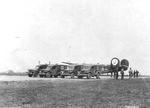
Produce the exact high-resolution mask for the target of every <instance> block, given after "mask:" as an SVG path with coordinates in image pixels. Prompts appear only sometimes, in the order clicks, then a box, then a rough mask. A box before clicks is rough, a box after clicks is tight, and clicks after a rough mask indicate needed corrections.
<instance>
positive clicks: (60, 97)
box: [0, 76, 150, 108]
mask: <svg viewBox="0 0 150 108" xmlns="http://www.w3.org/2000/svg"><path fill="white" fill-rule="evenodd" d="M11 78H12V79H11ZM17 78H19V76H17ZM17 78H16V80H14V79H13V77H8V79H7V76H0V80H1V81H0V108H2V107H4V108H8V107H13V108H14V107H16V108H22V107H23V108H150V78H138V79H125V80H113V79H109V78H101V79H89V80H88V79H68V78H66V79H61V78H58V79H56V78H51V79H47V78H46V79H42V78H28V77H27V76H20V79H17Z"/></svg>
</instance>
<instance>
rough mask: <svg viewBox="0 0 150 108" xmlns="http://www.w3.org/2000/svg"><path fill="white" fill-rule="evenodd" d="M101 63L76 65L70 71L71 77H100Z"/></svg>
mask: <svg viewBox="0 0 150 108" xmlns="http://www.w3.org/2000/svg"><path fill="white" fill-rule="evenodd" d="M102 69H103V65H76V66H75V67H74V70H73V71H72V74H71V78H74V77H75V76H77V77H78V78H83V77H86V78H87V79H89V78H91V77H96V78H97V79H99V78H100V74H101V71H102Z"/></svg>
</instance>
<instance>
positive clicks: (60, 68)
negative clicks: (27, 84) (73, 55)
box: [39, 64, 73, 78]
mask: <svg viewBox="0 0 150 108" xmlns="http://www.w3.org/2000/svg"><path fill="white" fill-rule="evenodd" d="M72 70H73V66H70V65H63V64H55V65H51V66H48V67H47V68H46V69H42V70H41V71H40V73H39V76H40V77H49V78H50V77H55V78H57V77H61V78H64V77H65V76H71V72H72Z"/></svg>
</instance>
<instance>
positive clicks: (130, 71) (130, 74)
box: [129, 68, 132, 79]
mask: <svg viewBox="0 0 150 108" xmlns="http://www.w3.org/2000/svg"><path fill="white" fill-rule="evenodd" d="M131 78H132V68H130V70H129V79H131Z"/></svg>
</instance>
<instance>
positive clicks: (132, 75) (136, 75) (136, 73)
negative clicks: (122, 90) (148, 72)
mask: <svg viewBox="0 0 150 108" xmlns="http://www.w3.org/2000/svg"><path fill="white" fill-rule="evenodd" d="M138 76H139V71H138V70H134V71H133V70H132V69H131V68H130V70H129V78H130V79H131V78H132V77H133V78H136V77H138Z"/></svg>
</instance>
